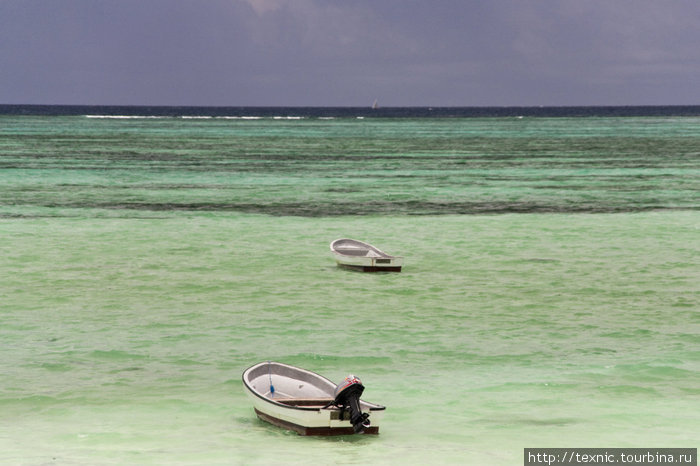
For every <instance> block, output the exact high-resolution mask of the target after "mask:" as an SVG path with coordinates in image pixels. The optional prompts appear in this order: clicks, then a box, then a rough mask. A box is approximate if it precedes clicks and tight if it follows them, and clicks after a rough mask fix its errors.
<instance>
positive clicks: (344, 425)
mask: <svg viewBox="0 0 700 466" xmlns="http://www.w3.org/2000/svg"><path fill="white" fill-rule="evenodd" d="M243 386H244V387H245V392H246V394H247V395H248V396H249V397H250V398H251V399H252V401H253V407H254V409H255V413H256V414H257V415H258V417H259V418H260V419H262V420H263V421H267V422H269V423H271V424H274V425H276V426H278V427H282V428H285V429H289V430H293V431H295V432H297V433H298V434H300V435H348V434H362V433H364V434H378V433H379V422H380V420H381V417H382V414H383V413H384V410H385V409H386V408H385V407H384V406H381V405H377V404H374V403H369V402H367V401H363V400H360V396H361V395H362V392H363V391H364V386H363V385H362V382H361V381H360V379H358V378H357V377H355V376H354V375H350V376H348V377H346V378H345V379H344V380H343V381H342V382H341V383H340V384H338V385H336V384H334V383H333V382H331V381H330V380H328V379H326V378H325V377H323V376H321V375H318V374H316V373H314V372H311V371H307V370H305V369H301V368H299V367H294V366H290V365H287V364H282V363H279V362H272V361H266V362H261V363H258V364H256V365H254V366H252V367H250V368H248V369H246V370H245V372H243Z"/></svg>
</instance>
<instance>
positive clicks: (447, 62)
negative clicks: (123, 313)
mask: <svg viewBox="0 0 700 466" xmlns="http://www.w3.org/2000/svg"><path fill="white" fill-rule="evenodd" d="M374 99H378V101H379V104H380V105H381V106H492V105H493V106H509V105H513V106H521V105H522V106H536V105H664V104H673V105H697V104H700V0H0V103H5V104H8V103H14V104H121V105H216V106H242V105H261V106H369V105H371V104H372V101H373V100H374Z"/></svg>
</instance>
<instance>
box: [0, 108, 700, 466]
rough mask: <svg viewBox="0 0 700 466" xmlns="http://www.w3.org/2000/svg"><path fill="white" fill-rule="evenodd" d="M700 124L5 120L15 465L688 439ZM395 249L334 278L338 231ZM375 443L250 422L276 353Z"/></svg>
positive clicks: (699, 366)
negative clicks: (250, 390)
mask: <svg viewBox="0 0 700 466" xmlns="http://www.w3.org/2000/svg"><path fill="white" fill-rule="evenodd" d="M698 147H700V119H697V118H691V117H684V118H679V117H669V118H533V119H528V118H524V119H517V118H483V119H479V118H476V119H410V118H406V119H385V120H374V119H369V118H368V119H364V120H358V119H351V118H341V119H334V120H319V119H304V120H286V119H285V120H275V119H271V118H269V119H262V120H240V119H235V120H229V119H204V120H199V119H197V120H191V119H179V118H160V119H145V118H143V119H112V118H109V119H106V118H86V117H37V116H35V117H18V116H15V117H2V116H0V254H1V255H2V260H1V261H0V341H1V342H2V346H1V347H0V348H2V358H0V373H2V374H3V379H2V380H3V382H2V384H1V385H0V407H1V409H0V463H2V464H274V463H280V462H285V463H288V464H333V463H336V464H400V463H404V464H426V463H431V464H435V463H443V464H496V465H500V464H522V458H523V448H525V447H531V448H532V447H697V446H698V441H697V439H698V438H700V421H698V418H697V408H698V406H700V389H699V388H698V387H700V312H698V310H699V309H700V293H699V292H700V285H699V283H700V266H699V265H698V260H697V258H698V252H699V250H700V240H699V238H700V236H699V234H700V214H699V213H698V205H699V204H700V203H699V202H698V200H699V199H698V194H697V193H698V192H699V189H698V188H700V157H699V155H700V151H699V150H698ZM345 236H347V237H353V238H358V239H362V240H366V241H369V242H371V243H372V244H375V245H376V246H378V247H380V248H382V249H384V250H385V251H387V252H390V253H394V254H398V255H403V256H405V258H406V259H405V260H406V264H405V267H404V271H403V272H402V273H400V274H361V273H353V272H348V271H345V270H342V269H338V268H337V267H336V266H335V264H334V263H333V260H332V258H331V257H330V254H329V251H328V243H329V242H330V241H331V240H333V239H335V238H338V237H345ZM269 359H272V360H278V361H281V362H285V363H289V364H294V365H299V366H302V367H304V368H307V369H310V370H313V371H315V372H318V373H321V374H323V375H325V376H327V377H328V378H330V379H332V380H336V379H337V380H340V379H342V378H343V377H344V376H345V375H347V374H348V373H355V374H356V375H358V376H360V378H362V380H363V382H364V384H365V386H366V390H365V396H364V397H365V398H366V399H367V400H369V401H373V402H376V403H380V404H383V405H386V406H387V411H386V416H385V419H384V422H383V423H382V426H381V430H380V435H379V436H376V437H375V436H357V437H346V438H334V439H327V438H304V437H299V436H297V435H296V434H293V433H289V432H286V431H283V430H280V429H277V428H275V427H273V426H269V425H267V424H265V423H263V422H261V421H259V420H257V419H256V418H255V415H254V413H253V410H252V407H251V405H250V403H249V402H248V400H247V398H246V397H245V395H244V393H243V388H242V383H241V381H240V376H241V373H242V372H243V370H244V369H245V368H247V367H249V366H250V365H252V364H254V363H257V362H259V361H264V360H269Z"/></svg>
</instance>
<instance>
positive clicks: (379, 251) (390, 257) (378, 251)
mask: <svg viewBox="0 0 700 466" xmlns="http://www.w3.org/2000/svg"><path fill="white" fill-rule="evenodd" d="M340 241H350V242H353V243H357V244H360V245H362V246H365V247H366V248H367V249H369V250H372V251H375V252H377V253H379V254H381V255H382V257H381V258H382V259H403V256H392V255H391V254H387V253H386V252H384V251H382V250H381V249H379V248H378V247H376V246H372V245H371V244H369V243H365V242H364V241H360V240H357V239H352V238H338V239H336V240H334V241H331V245H330V249H331V252H332V253H333V254H338V255H339V256H343V257H365V256H353V255H351V254H345V253H343V252H340V251H339V250H337V249H336V244H337V243H339V242H340Z"/></svg>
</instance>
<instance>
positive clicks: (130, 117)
mask: <svg viewBox="0 0 700 466" xmlns="http://www.w3.org/2000/svg"><path fill="white" fill-rule="evenodd" d="M85 118H107V119H112V120H135V119H139V118H142V119H143V118H153V119H155V118H170V117H167V116H157V115H85Z"/></svg>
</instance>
